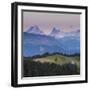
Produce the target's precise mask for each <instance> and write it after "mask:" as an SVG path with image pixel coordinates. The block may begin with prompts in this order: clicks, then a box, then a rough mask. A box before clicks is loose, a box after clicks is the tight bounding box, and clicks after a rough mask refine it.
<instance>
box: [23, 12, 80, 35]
mask: <svg viewBox="0 0 90 90" xmlns="http://www.w3.org/2000/svg"><path fill="white" fill-rule="evenodd" d="M34 25H37V26H38V27H39V29H40V30H42V31H43V32H44V33H45V34H49V33H50V32H51V31H52V29H53V27H57V28H59V29H60V31H63V32H73V31H75V30H78V29H80V14H66V13H46V12H29V11H24V12H23V31H24V32H25V31H27V30H28V28H29V27H31V26H34Z"/></svg>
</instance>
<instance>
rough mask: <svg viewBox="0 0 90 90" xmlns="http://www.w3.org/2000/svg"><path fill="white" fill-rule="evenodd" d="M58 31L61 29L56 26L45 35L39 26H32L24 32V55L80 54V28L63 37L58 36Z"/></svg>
mask: <svg viewBox="0 0 90 90" xmlns="http://www.w3.org/2000/svg"><path fill="white" fill-rule="evenodd" d="M58 33H60V30H59V29H58V28H56V27H54V28H53V29H52V31H51V33H50V34H49V35H45V34H44V33H43V32H42V31H41V30H40V29H39V28H38V26H32V27H30V28H29V29H28V30H27V31H26V32H23V56H25V57H32V56H35V55H42V54H44V53H47V52H48V53H50V54H52V53H62V54H66V55H73V54H80V37H79V36H80V30H78V32H71V33H68V34H66V36H65V37H63V38H56V35H57V34H58ZM74 34H75V35H74ZM76 34H77V35H79V36H76Z"/></svg>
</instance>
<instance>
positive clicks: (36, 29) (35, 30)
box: [26, 25, 43, 34]
mask: <svg viewBox="0 0 90 90" xmlns="http://www.w3.org/2000/svg"><path fill="white" fill-rule="evenodd" d="M26 32H27V33H33V34H43V32H42V31H41V30H40V29H39V27H38V26H37V25H35V26H31V27H29V29H28V30H27V31H26Z"/></svg>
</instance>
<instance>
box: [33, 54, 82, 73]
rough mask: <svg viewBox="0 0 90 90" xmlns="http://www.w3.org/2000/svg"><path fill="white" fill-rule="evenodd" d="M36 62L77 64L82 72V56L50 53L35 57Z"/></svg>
mask: <svg viewBox="0 0 90 90" xmlns="http://www.w3.org/2000/svg"><path fill="white" fill-rule="evenodd" d="M33 60H34V61H36V62H41V63H45V62H47V63H54V64H59V65H63V64H68V63H70V64H76V65H77V68H78V72H80V56H64V55H50V56H46V57H43V58H35V59H33Z"/></svg>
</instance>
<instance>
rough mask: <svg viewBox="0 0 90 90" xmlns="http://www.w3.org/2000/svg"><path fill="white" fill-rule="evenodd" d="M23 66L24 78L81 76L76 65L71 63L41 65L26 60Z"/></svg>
mask: <svg viewBox="0 0 90 90" xmlns="http://www.w3.org/2000/svg"><path fill="white" fill-rule="evenodd" d="M56 61H57V60H56ZM23 65H24V66H23V76H24V77H35V76H55V75H75V74H79V73H78V70H77V66H76V64H71V63H68V64H63V65H58V64H54V63H40V62H35V61H33V60H24V62H23Z"/></svg>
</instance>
